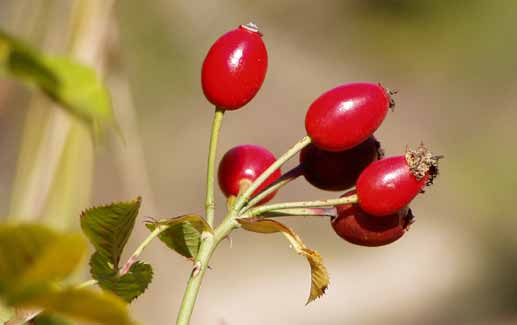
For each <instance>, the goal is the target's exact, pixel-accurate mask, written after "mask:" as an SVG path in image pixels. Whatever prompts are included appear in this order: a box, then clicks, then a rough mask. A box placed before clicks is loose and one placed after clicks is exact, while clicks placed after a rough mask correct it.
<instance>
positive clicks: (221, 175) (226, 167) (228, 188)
mask: <svg viewBox="0 0 517 325" xmlns="http://www.w3.org/2000/svg"><path fill="white" fill-rule="evenodd" d="M275 160H276V158H275V156H274V155H273V154H272V153H271V152H270V151H269V150H267V149H266V148H263V147H261V146H257V145H252V144H245V145H240V146H237V147H234V148H232V149H230V150H229V151H228V152H226V154H225V155H224V156H223V159H222V160H221V163H220V164H219V170H218V180H219V186H220V188H221V190H222V191H223V193H224V195H226V197H229V196H232V195H234V196H237V195H238V194H239V190H240V187H241V185H242V184H243V181H245V180H248V181H251V182H253V181H254V180H255V179H257V178H258V177H259V176H260V174H262V172H263V171H265V170H266V169H267V168H268V167H269V166H271V164H273V163H274V162H275ZM280 175H281V171H280V169H277V170H276V171H275V172H274V173H273V174H272V175H271V176H269V177H268V178H267V179H266V181H265V182H264V183H262V185H261V186H259V188H258V189H257V190H256V191H255V192H254V193H253V195H255V194H257V193H258V192H260V191H261V190H262V189H264V188H265V187H266V186H268V185H269V184H271V183H272V182H273V181H275V180H276V179H277V178H278V177H280ZM275 194H276V192H273V193H271V194H270V195H268V196H267V197H265V198H264V199H263V200H262V201H260V202H259V204H264V203H266V202H268V201H270V200H271V199H272V198H273V197H274V196H275Z"/></svg>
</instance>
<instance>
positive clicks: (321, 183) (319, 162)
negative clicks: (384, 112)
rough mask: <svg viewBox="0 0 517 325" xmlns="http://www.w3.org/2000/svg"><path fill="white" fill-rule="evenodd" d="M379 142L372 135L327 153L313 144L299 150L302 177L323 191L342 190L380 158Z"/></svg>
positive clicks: (350, 185)
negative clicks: (356, 143) (359, 141)
mask: <svg viewBox="0 0 517 325" xmlns="http://www.w3.org/2000/svg"><path fill="white" fill-rule="evenodd" d="M381 152H382V150H381V148H380V143H379V142H378V141H377V140H376V139H375V137H374V136H373V135H372V136H370V137H369V138H368V139H366V141H364V142H363V143H361V144H359V145H357V146H355V147H353V148H352V149H348V150H344V151H339V152H331V151H325V150H322V149H319V148H318V147H316V146H315V145H313V144H310V145H309V146H307V147H305V148H304V149H303V150H302V151H301V153H300V163H301V164H302V166H303V176H304V177H305V179H306V180H307V181H308V182H309V183H311V184H312V185H313V186H315V187H317V188H319V189H322V190H327V191H343V190H346V189H348V188H350V187H352V186H354V185H355V183H356V181H357V178H358V177H359V175H360V174H361V172H362V171H363V169H365V168H366V166H368V165H369V164H371V163H372V162H373V161H375V160H378V159H380V158H382V153H381Z"/></svg>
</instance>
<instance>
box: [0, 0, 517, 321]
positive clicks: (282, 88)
mask: <svg viewBox="0 0 517 325" xmlns="http://www.w3.org/2000/svg"><path fill="white" fill-rule="evenodd" d="M78 12H79V13H80V14H78ZM249 21H253V22H255V23H257V24H258V25H259V26H260V28H261V30H262V32H263V34H264V41H265V43H266V45H267V47H268V51H269V59H270V64H269V69H268V74H267V77H266V81H265V83H264V86H263V88H262V89H261V91H260V92H259V94H258V95H257V97H256V98H255V99H254V100H253V101H252V102H251V103H250V104H249V105H248V106H247V107H246V108H245V109H242V110H240V111H236V112H231V113H228V114H226V116H225V120H224V123H223V126H224V127H223V130H222V135H221V144H220V147H219V153H218V157H221V156H222V154H224V152H225V151H226V150H228V149H230V148H231V147H233V146H234V145H237V144H243V143H255V144H260V145H263V146H266V147H268V148H269V149H270V150H271V151H273V152H274V153H275V154H277V155H280V154H281V153H283V152H284V151H285V150H286V149H287V148H288V147H290V146H291V145H292V144H293V143H294V142H295V141H296V140H298V139H299V138H301V137H302V136H303V135H304V132H305V130H304V115H305V111H306V109H307V107H308V106H309V104H310V103H311V102H312V100H314V99H315V98H316V97H317V96H319V95H320V94H321V93H322V92H324V91H325V90H327V89H329V88H332V87H334V86H336V85H338V84H342V83H347V82H353V81H371V82H382V83H383V85H385V86H387V87H389V88H392V89H398V90H399V91H400V92H399V94H398V95H397V97H396V100H397V107H396V109H395V111H394V112H392V113H390V114H389V115H388V118H387V119H386V121H385V122H384V124H383V125H382V126H381V128H380V129H379V130H378V131H377V133H376V135H377V138H378V139H380V140H381V142H382V144H383V147H384V148H385V150H386V152H387V154H388V155H395V154H400V153H402V152H403V151H404V149H405V146H406V145H409V146H413V147H415V146H417V145H418V144H419V143H420V142H421V141H423V142H424V143H425V144H426V145H428V147H430V148H431V149H432V150H433V151H435V152H438V153H442V154H444V155H445V157H446V159H444V160H443V161H442V163H441V174H440V176H439V178H438V179H437V180H436V182H435V185H434V186H433V187H431V188H430V189H428V190H427V191H426V193H425V195H422V196H419V197H418V198H417V199H416V200H415V202H414V203H413V205H412V206H413V210H414V212H415V215H416V216H417V221H416V224H415V225H413V226H412V227H411V230H410V231H409V232H408V233H407V234H406V235H405V236H404V238H402V239H401V240H399V241H398V242H396V243H394V244H392V245H388V246H386V247H381V248H363V247H357V246H353V245H351V244H348V243H346V242H344V241H343V240H341V239H340V238H339V237H337V236H336V235H335V234H334V232H333V230H332V229H331V227H330V226H329V224H328V223H327V222H326V221H322V220H309V219H303V220H289V221H287V223H288V224H289V225H291V226H292V227H293V228H294V229H295V230H297V231H298V233H299V234H300V236H301V237H302V238H303V239H304V241H305V243H306V245H307V246H309V247H311V248H313V249H316V250H318V251H319V252H320V253H321V255H323V257H324V261H325V264H326V266H327V268H328V270H329V272H330V276H331V285H330V287H329V289H328V291H327V295H325V296H324V297H323V298H321V299H319V300H317V301H316V302H314V303H312V304H310V305H309V306H305V305H304V303H305V299H306V296H307V294H308V291H309V285H310V280H309V268H308V265H307V262H306V261H305V259H303V258H302V257H299V256H297V255H296V254H295V253H294V252H293V251H292V250H291V249H290V248H289V246H288V243H287V241H285V239H284V238H283V237H282V236H280V235H258V234H250V233H244V232H243V231H237V232H235V233H234V235H233V237H232V240H233V245H232V246H231V247H230V245H229V243H228V242H223V243H222V244H221V246H220V248H219V250H218V251H217V252H216V254H215V256H214V258H213V260H212V263H211V264H212V268H213V269H212V270H211V271H209V272H208V274H207V277H206V278H205V282H204V284H203V287H202V290H201V294H200V297H199V300H198V304H197V306H196V309H195V311H194V316H193V321H192V324H220V325H222V324H226V325H232V324H250V325H255V324H300V325H306V324H307V325H308V324H325V325H341V324H517V280H516V278H515V272H516V270H517V236H516V234H515V233H516V229H517V219H516V217H517V215H516V212H515V207H514V205H515V204H514V202H515V193H516V191H515V189H516V188H517V173H516V172H515V168H516V166H517V164H516V163H517V154H516V151H515V146H516V140H517V129H516V128H515V123H516V122H517V109H516V105H517V76H516V73H515V72H516V71H517V32H516V30H517V2H516V1H515V0H498V1H488V0H468V1H467V0H456V1H438V0H437V1H430V0H345V1H338V0H328V1H320V2H316V1H309V0H296V1H290V0H289V1H274V0H262V1H252V0H247V1H246V0H242V1H229V0H205V1H189V0H148V1H137V0H125V1H114V0H89V1H87V0H74V1H72V0H1V1H0V28H2V29H4V30H6V31H8V32H10V33H11V34H13V35H15V36H17V37H19V38H21V39H24V40H26V41H27V42H28V43H30V44H31V45H33V46H35V47H37V48H40V49H42V50H44V51H46V52H47V53H52V54H63V55H71V56H73V57H76V59H78V60H80V61H83V62H85V63H87V64H90V65H92V66H95V67H96V68H97V69H98V70H99V71H101V72H102V73H103V74H104V78H105V80H106V81H107V82H108V85H109V88H110V90H111V92H112V97H113V103H114V109H115V113H116V115H117V119H118V120H119V123H120V124H121V128H122V130H123V132H124V137H125V140H126V144H125V145H124V144H123V143H121V141H120V140H119V139H117V138H116V137H113V139H111V138H109V139H108V140H107V141H104V142H102V143H100V144H97V145H92V143H91V139H90V138H89V136H88V135H87V134H84V132H83V133H81V131H80V130H79V131H77V130H76V131H74V126H73V125H70V122H69V121H67V119H68V118H69V116H67V115H66V114H64V113H63V112H62V111H60V110H55V109H53V108H52V106H53V104H52V103H50V101H49V100H47V99H46V98H44V96H42V95H40V94H38V93H37V92H34V91H31V90H29V89H27V88H25V87H23V86H21V85H20V84H19V83H17V82H15V81H12V80H3V79H2V80H0V152H1V155H0V215H2V216H6V217H7V216H10V217H16V218H17V219H22V220H42V221H43V222H46V223H48V224H51V225H53V226H54V227H57V228H61V229H71V230H72V229H77V228H78V218H77V216H78V213H79V211H81V210H82V209H84V208H86V207H87V206H89V205H91V204H99V203H107V202H110V201H116V200H128V199H130V198H133V197H135V196H137V195H142V196H143V198H144V200H143V211H142V214H141V217H140V221H141V222H140V223H139V224H138V225H137V227H136V232H135V233H134V234H133V236H132V237H131V241H130V247H129V248H130V249H126V252H130V251H131V249H133V248H134V247H135V246H136V245H137V244H138V243H139V242H140V241H141V240H142V239H143V238H144V237H145V236H146V234H147V230H146V229H145V227H144V226H143V224H142V221H143V219H144V216H153V217H172V216H177V215H180V214H184V213H190V212H192V213H200V214H202V213H203V202H204V195H205V188H204V186H205V184H204V183H205V164H206V163H205V161H206V152H207V147H208V137H209V132H210V123H211V119H212V110H213V109H212V107H211V106H210V104H209V103H208V102H207V101H206V100H205V98H204V96H203V93H202V91H201V87H200V69H201V63H202V61H203V58H204V55H205V54H206V52H207V50H208V48H209V47H210V46H211V44H212V42H213V41H214V40H215V39H216V38H217V37H219V36H220V35H221V34H222V33H224V32H226V31H228V30H230V29H233V28H235V27H236V26H238V25H239V24H241V23H246V22H249ZM79 22H80V23H79ZM71 44H73V45H71ZM73 132H75V133H73ZM71 134H72V135H73V134H75V137H72V138H73V139H75V140H73V141H67V142H66V143H64V140H63V139H64V136H68V139H70V135H71ZM63 148H64V149H66V150H64V149H63ZM62 149H63V150H62ZM62 152H65V153H64V154H63V153H62ZM296 163H297V161H292V162H291V163H290V164H289V166H294V165H295V164H296ZM54 173H59V177H57V178H54V176H55V174H54ZM56 179H57V180H56ZM53 180H54V181H53ZM338 195H340V193H329V192H323V191H319V190H316V189H313V188H311V187H310V186H309V185H308V184H307V183H305V182H304V181H303V179H300V180H297V181H296V182H294V183H292V184H290V185H289V186H288V187H286V188H285V189H283V190H282V192H281V193H279V195H277V197H276V199H275V200H276V201H278V202H279V201H287V200H307V199H319V198H334V197H337V196H338ZM217 199H218V202H219V205H218V215H219V217H220V216H221V215H222V214H223V213H224V203H223V202H224V198H223V196H222V195H221V194H220V193H218V196H217ZM144 259H145V260H146V261H148V262H150V263H151V264H153V266H154V269H155V277H154V281H153V283H152V284H151V286H150V288H149V289H148V291H147V292H146V293H145V294H144V295H143V296H142V297H140V298H139V299H138V300H136V302H135V303H134V304H133V305H132V307H131V308H132V311H133V314H134V316H135V317H136V318H137V319H138V320H139V321H141V322H142V323H144V324H172V323H174V321H175V319H176V312H177V309H178V307H179V304H180V300H181V297H182V294H183V290H184V287H185V283H186V280H187V277H188V274H189V272H190V269H191V264H190V263H189V262H188V261H186V260H185V259H184V258H182V257H180V256H179V255H176V254H174V253H172V252H171V251H169V250H168V249H167V248H165V247H164V246H163V245H162V244H161V243H160V242H154V243H152V244H151V246H150V249H148V250H147V251H146V252H145V253H144ZM85 269H86V267H85Z"/></svg>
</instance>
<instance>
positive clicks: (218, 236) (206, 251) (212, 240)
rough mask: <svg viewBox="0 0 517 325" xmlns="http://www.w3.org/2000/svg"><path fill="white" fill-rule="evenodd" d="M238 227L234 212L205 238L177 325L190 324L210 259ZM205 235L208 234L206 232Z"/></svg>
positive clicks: (188, 284) (195, 262)
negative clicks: (220, 244) (222, 242)
mask: <svg viewBox="0 0 517 325" xmlns="http://www.w3.org/2000/svg"><path fill="white" fill-rule="evenodd" d="M238 227H239V225H238V223H237V222H236V221H235V216H234V215H233V214H232V212H229V213H228V214H227V215H226V217H225V219H224V221H223V222H222V223H221V224H220V225H219V226H218V227H217V229H216V230H215V232H214V234H213V235H212V234H209V235H204V236H203V240H202V242H201V246H200V248H199V252H198V255H197V256H196V259H195V261H194V268H193V269H192V272H191V273H190V277H189V280H188V283H187V288H186V289H185V294H184V296H183V300H182V302H181V307H180V310H179V313H178V318H177V319H176V325H188V324H190V318H191V316H192V312H193V311H194V304H195V303H196V299H197V296H198V294H199V288H200V287H201V283H202V281H203V277H204V275H205V272H206V270H207V269H208V263H209V261H210V258H211V257H212V254H213V252H214V251H215V249H216V248H217V245H219V243H220V242H221V241H222V240H223V239H224V238H226V237H227V236H228V235H229V234H230V232H232V230H233V229H235V228H238ZM203 234H207V233H206V232H205V233H203Z"/></svg>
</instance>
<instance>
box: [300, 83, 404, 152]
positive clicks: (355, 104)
mask: <svg viewBox="0 0 517 325" xmlns="http://www.w3.org/2000/svg"><path fill="white" fill-rule="evenodd" d="M390 94H391V93H390V92H389V91H387V90H386V89H384V88H383V87H382V86H381V85H379V84H373V83H352V84H346V85H341V86H338V87H336V88H334V89H331V90H329V91H327V92H326V93H324V94H323V95H321V96H320V97H318V98H317V99H316V100H315V101H314V102H313V103H312V104H311V106H310V107H309V110H308V111H307V115H306V116H305V129H306V130H307V134H308V135H309V136H310V137H311V139H312V142H313V143H314V145H316V146H317V147H318V148H321V149H323V150H327V151H343V150H346V149H350V148H352V147H355V146H357V145H358V144H360V143H361V142H363V141H365V140H366V139H367V138H368V137H369V136H370V135H372V134H373V132H374V131H375V130H377V128H378V127H379V125H381V123H382V121H383V120H384V118H385V117H386V114H387V112H388V108H390V107H393V106H394V102H393V100H392V99H391V96H390Z"/></svg>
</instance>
